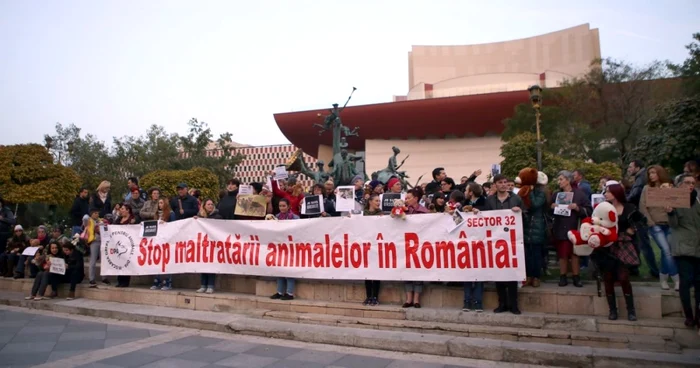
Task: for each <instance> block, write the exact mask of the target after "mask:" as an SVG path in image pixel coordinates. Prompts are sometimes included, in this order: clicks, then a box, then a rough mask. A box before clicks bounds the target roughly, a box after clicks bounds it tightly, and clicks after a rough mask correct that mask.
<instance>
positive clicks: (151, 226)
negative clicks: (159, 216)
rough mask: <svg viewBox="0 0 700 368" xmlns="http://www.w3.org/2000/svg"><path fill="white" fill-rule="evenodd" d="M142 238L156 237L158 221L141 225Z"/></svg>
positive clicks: (145, 222)
mask: <svg viewBox="0 0 700 368" xmlns="http://www.w3.org/2000/svg"><path fill="white" fill-rule="evenodd" d="M141 229H142V230H143V234H142V236H143V237H144V238H151V237H154V236H156V235H158V221H144V222H142V223H141Z"/></svg>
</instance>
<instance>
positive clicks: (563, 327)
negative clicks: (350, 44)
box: [0, 279, 700, 353]
mask: <svg viewBox="0 0 700 368" xmlns="http://www.w3.org/2000/svg"><path fill="white" fill-rule="evenodd" d="M30 281H31V280H8V279H2V280H0V290H10V291H22V292H24V293H28V292H29V290H30V289H31V282H30ZM78 296H80V297H84V298H87V299H91V300H100V301H116V302H124V303H134V304H143V305H153V306H163V307H174V308H181V309H188V310H199V311H216V312H230V313H238V314H240V313H247V314H250V313H253V314H254V315H255V316H256V317H258V318H263V319H274V320H280V321H289V322H296V323H303V324H320V325H336V326H341V327H344V326H352V327H359V328H368V329H391V330H397V331H413V332H418V331H420V332H422V333H430V334H449V335H454V336H473V337H489V338H494V339H500V340H507V341H530V342H533V341H534V342H537V341H539V342H542V341H550V343H554V344H564V345H582V346H593V347H601V346H615V347H619V348H623V347H624V348H629V349H641V350H645V351H660V352H669V353H673V352H675V353H678V352H679V351H680V350H679V349H680V348H700V339H698V336H697V334H696V333H695V331H693V330H689V329H686V328H685V327H684V326H683V322H682V319H680V318H665V319H648V318H642V319H640V320H639V321H637V322H629V321H626V320H619V321H609V320H607V318H599V317H594V316H578V315H558V314H544V313H532V312H527V311H526V312H525V313H524V314H523V315H519V316H516V315H512V314H510V313H504V314H493V313H490V312H487V313H470V312H462V311H461V310H459V309H456V308H421V309H415V308H407V309H404V308H401V307H400V306H396V305H381V306H377V307H365V306H362V305H361V304H360V303H347V302H330V301H324V302H320V301H316V300H306V299H296V300H294V301H281V300H271V299H269V298H267V297H261V296H254V295H249V294H238V293H225V292H217V293H215V294H197V293H194V292H193V291H179V290H172V291H167V292H163V291H152V290H148V289H146V288H140V287H131V288H115V287H104V286H99V287H98V288H96V289H95V288H87V287H84V285H81V287H79V288H78Z"/></svg>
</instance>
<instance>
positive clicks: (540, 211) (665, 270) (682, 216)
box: [0, 161, 700, 327]
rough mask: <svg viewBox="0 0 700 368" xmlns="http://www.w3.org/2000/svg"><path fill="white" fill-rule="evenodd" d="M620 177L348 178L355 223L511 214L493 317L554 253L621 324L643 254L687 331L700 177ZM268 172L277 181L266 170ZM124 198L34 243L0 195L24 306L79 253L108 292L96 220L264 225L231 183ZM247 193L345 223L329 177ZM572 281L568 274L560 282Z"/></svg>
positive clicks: (479, 301)
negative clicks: (679, 203) (580, 236)
mask: <svg viewBox="0 0 700 368" xmlns="http://www.w3.org/2000/svg"><path fill="white" fill-rule="evenodd" d="M627 173H628V177H627V178H626V179H625V180H622V181H619V182H618V181H614V180H612V179H611V178H608V177H603V178H595V179H596V180H598V185H597V188H593V187H592V186H591V184H590V182H589V181H587V180H586V176H585V172H584V171H583V170H574V171H567V170H563V171H561V172H559V173H558V175H557V177H556V178H554V179H555V180H556V186H557V188H558V189H557V190H556V191H554V193H552V191H550V189H549V187H548V184H549V178H548V177H547V175H545V174H544V173H542V172H538V171H537V170H535V169H531V168H525V169H523V170H522V171H521V172H520V174H519V175H518V176H517V177H515V178H509V177H506V176H504V175H501V174H496V175H494V176H493V178H492V180H491V181H490V182H486V183H483V184H478V183H476V179H477V178H478V177H479V176H480V175H481V174H482V173H481V171H480V170H477V171H476V172H474V173H473V174H472V175H471V176H464V177H461V179H460V182H459V184H457V183H456V182H455V180H453V179H452V178H450V177H448V175H447V173H446V172H445V169H444V168H441V167H438V168H435V169H434V170H433V172H432V181H431V182H429V183H425V184H423V185H421V186H419V187H415V188H410V189H409V188H404V187H403V186H402V182H401V181H400V180H399V179H398V178H391V179H390V180H388V182H387V183H381V182H379V181H376V180H372V181H365V180H364V178H363V177H362V176H357V177H355V178H353V180H352V184H353V185H354V187H355V199H356V201H357V202H358V205H361V206H362V208H364V213H363V215H364V216H382V215H386V214H387V213H386V212H385V211H383V210H382V205H381V203H380V196H381V195H382V194H383V193H385V192H387V193H405V205H406V208H407V210H406V213H407V214H408V215H409V216H412V215H420V214H426V213H440V212H446V213H453V212H454V211H464V212H466V211H473V212H479V211H491V210H510V211H513V212H514V213H516V214H518V215H520V216H522V219H523V231H524V232H523V234H524V246H525V261H526V277H527V278H526V280H524V282H522V284H521V285H519V283H518V282H516V281H512V282H496V290H497V294H498V307H497V308H496V309H495V310H494V312H495V313H502V312H506V311H509V312H511V313H514V314H520V313H521V312H520V310H519V307H518V289H519V287H521V286H522V287H534V288H537V287H540V285H541V280H542V277H543V274H544V273H547V272H549V270H548V267H547V263H548V262H547V256H548V253H549V248H550V246H552V247H553V248H554V249H555V250H556V254H557V258H558V263H559V275H560V276H559V286H560V287H566V286H568V285H569V280H571V284H572V285H573V286H574V287H582V286H583V283H582V280H581V270H582V269H583V268H586V267H592V268H595V269H596V270H597V272H598V273H599V274H600V276H601V278H602V280H603V283H604V288H605V295H606V297H607V301H608V304H609V309H610V314H609V318H610V319H611V320H614V319H617V318H618V312H617V305H616V297H615V290H614V286H615V284H616V283H619V285H620V286H621V288H622V292H623V295H624V299H625V301H626V307H627V316H628V319H629V320H630V321H634V320H636V313H635V307H634V298H633V290H632V284H631V283H630V275H635V274H638V273H639V260H640V259H641V258H640V255H641V257H642V258H643V259H644V260H645V262H646V264H647V265H648V268H649V272H650V274H651V275H652V276H653V277H655V278H659V281H660V287H661V288H662V289H670V285H669V283H668V282H669V279H670V280H672V281H673V283H674V285H673V286H674V289H675V291H678V292H679V293H680V299H681V303H682V308H683V313H684V315H685V317H686V321H685V324H686V326H688V327H700V199H699V198H698V196H697V186H698V184H699V181H698V177H699V174H700V170H699V169H698V165H697V163H695V162H688V163H687V164H686V165H685V170H684V173H683V174H681V175H678V176H677V177H676V178H675V180H672V179H671V178H670V177H669V175H668V173H667V171H666V170H665V169H664V168H663V167H661V166H657V165H655V166H650V167H648V168H647V167H645V165H644V164H643V163H642V162H640V161H633V162H631V163H630V164H629V167H628V170H627ZM272 176H274V173H273V174H272ZM127 186H128V193H127V195H126V196H125V197H124V198H123V199H122V200H119V201H118V203H113V198H112V196H111V184H110V183H109V182H106V181H104V182H102V183H101V184H100V185H99V186H98V187H97V188H96V189H95V190H94V192H93V193H92V194H91V193H90V190H89V189H88V188H82V189H81V190H80V191H79V193H78V194H77V196H76V198H75V200H74V203H73V206H72V208H71V210H70V214H71V221H72V222H71V229H70V232H71V236H70V237H68V236H66V235H65V234H64V229H63V228H61V227H58V226H57V227H54V228H53V229H51V230H50V232H49V229H47V228H45V227H43V226H40V227H39V228H38V229H37V234H36V237H35V238H30V237H29V236H28V235H27V234H25V232H24V229H23V227H22V225H20V224H15V219H14V216H13V214H12V211H10V210H9V209H8V208H7V207H6V206H5V203H4V202H2V200H1V199H0V242H1V243H2V244H7V247H6V250H5V251H4V252H3V253H2V254H0V267H1V270H0V272H1V273H2V276H4V277H14V278H24V277H25V275H28V276H30V277H32V278H34V285H33V288H32V291H31V294H30V295H29V296H27V299H34V300H41V299H43V297H44V295H45V291H46V289H47V287H48V286H49V285H50V286H51V288H52V291H51V294H50V295H51V296H52V297H56V296H57V292H58V285H59V284H60V283H68V284H69V285H70V289H69V290H70V291H69V295H68V298H74V297H75V287H76V285H77V284H79V283H81V282H82V281H83V280H84V279H85V275H84V264H83V257H84V256H85V257H87V258H88V259H89V265H88V275H87V276H88V277H87V279H88V282H89V286H90V287H97V283H98V281H100V282H102V283H105V284H109V283H110V282H109V280H107V278H105V277H103V278H101V280H98V269H97V261H98V260H99V256H100V244H101V242H100V228H101V227H100V226H99V225H100V224H102V223H108V224H111V225H129V224H137V223H140V222H141V221H148V220H159V221H164V222H171V221H177V220H182V219H187V218H196V217H202V218H212V219H221V220H236V219H264V218H260V217H256V218H251V217H241V216H237V215H236V214H235V212H236V203H237V201H236V199H237V197H238V192H239V188H240V186H241V183H240V181H238V180H237V179H231V180H229V181H228V182H227V183H226V186H225V189H224V190H222V191H221V193H220V195H219V198H202V196H201V193H200V191H198V190H197V189H192V188H189V187H188V185H187V183H180V184H178V185H177V188H176V190H177V195H175V196H174V197H173V198H170V199H168V198H164V197H163V196H161V189H160V188H156V187H154V188H149V189H148V190H144V189H143V188H141V187H139V184H138V180H137V178H129V180H128V182H127ZM250 186H251V188H252V192H253V194H256V195H262V196H264V197H265V199H266V209H265V211H266V214H267V218H269V217H271V216H273V217H274V218H275V219H277V220H284V221H286V220H297V219H299V218H309V217H335V216H344V215H351V214H349V213H341V212H338V211H336V210H335V203H336V195H337V194H338V193H337V188H336V185H335V183H334V182H333V181H332V180H329V181H327V182H325V183H324V184H316V185H314V186H313V187H312V188H310V190H308V191H305V190H304V188H302V186H301V185H300V184H299V183H296V182H293V181H290V182H287V181H286V180H274V178H273V180H271V181H270V184H265V183H251V184H250ZM672 186H675V187H678V188H685V189H687V190H688V192H689V193H690V195H689V200H690V206H689V207H688V208H670V207H649V206H648V205H647V198H646V197H647V192H648V191H649V188H655V187H661V188H663V187H672ZM560 193H571V198H572V199H571V201H570V204H568V205H567V206H568V210H569V211H568V212H567V213H568V214H565V215H563V214H561V213H559V214H557V215H555V214H554V209H555V208H556V207H557V206H558V204H557V203H556V198H558V197H557V196H558V195H560ZM592 194H602V195H603V196H604V198H605V200H606V201H607V202H609V203H610V204H612V206H613V207H614V208H615V210H616V212H617V214H618V218H619V221H618V234H620V236H619V238H618V241H617V242H616V243H615V244H613V245H612V246H610V247H604V248H598V249H595V250H594V251H593V253H592V254H591V255H590V257H579V256H578V255H577V254H576V253H575V252H574V246H573V244H572V243H571V241H570V239H569V237H568V235H567V234H568V232H569V231H571V230H577V229H578V227H579V225H580V222H581V220H582V219H584V218H586V217H589V216H591V214H592V212H593V206H592V204H591V203H592V201H591V196H592ZM306 195H316V196H318V195H322V196H323V201H324V206H323V207H324V212H322V213H320V214H318V215H303V214H302V213H301V203H302V202H303V200H304V197H305V196H306ZM650 236H651V238H653V239H654V243H655V244H656V245H657V246H658V248H659V250H660V254H661V260H660V261H661V263H660V265H661V267H660V268H659V267H658V265H657V261H656V259H655V255H654V251H653V249H652V248H651V242H650ZM30 246H37V247H40V248H39V251H38V252H37V253H36V254H35V255H30V256H27V255H24V254H23V250H24V249H26V248H27V247H30ZM57 257H58V258H63V259H64V260H65V264H66V272H65V275H59V274H55V273H51V272H49V268H50V265H51V260H52V259H54V258H57ZM569 275H570V276H569ZM200 279H201V283H200V286H201V287H200V288H199V289H198V290H197V292H199V293H213V292H214V286H215V280H216V275H215V274H201V275H200ZM129 283H130V278H129V277H128V276H119V277H118V278H117V285H116V286H117V287H128V286H129ZM463 286H464V304H463V310H464V311H475V312H483V309H484V308H483V291H484V282H465V283H464V285H463ZM172 287H173V285H172V278H171V276H164V277H162V276H156V277H155V278H154V281H153V285H152V287H151V289H154V290H170V289H171V288H172ZM365 287H366V300H365V301H364V303H363V304H364V305H368V306H375V305H378V304H379V294H380V287H381V282H380V281H378V280H366V281H365ZM691 288H695V302H694V303H691V298H690V290H691ZM294 290H295V280H294V279H292V278H279V279H278V280H277V291H276V293H275V294H274V295H272V296H271V298H272V299H281V300H292V299H294ZM404 290H405V293H406V296H405V302H404V304H403V307H404V308H421V299H420V297H421V293H422V291H423V283H422V282H415V281H411V282H405V283H404Z"/></svg>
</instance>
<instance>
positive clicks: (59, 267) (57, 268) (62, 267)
mask: <svg viewBox="0 0 700 368" xmlns="http://www.w3.org/2000/svg"><path fill="white" fill-rule="evenodd" d="M49 262H51V267H49V272H50V273H56V274H59V275H65V274H66V261H65V260H64V259H63V258H60V257H51V258H50V259H49Z"/></svg>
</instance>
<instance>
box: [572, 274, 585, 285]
mask: <svg viewBox="0 0 700 368" xmlns="http://www.w3.org/2000/svg"><path fill="white" fill-rule="evenodd" d="M572 279H573V280H574V286H576V287H583V284H582V283H581V276H579V275H574V276H573V277H572Z"/></svg>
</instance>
